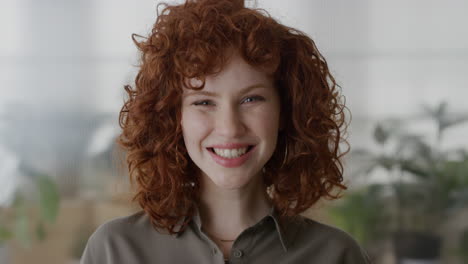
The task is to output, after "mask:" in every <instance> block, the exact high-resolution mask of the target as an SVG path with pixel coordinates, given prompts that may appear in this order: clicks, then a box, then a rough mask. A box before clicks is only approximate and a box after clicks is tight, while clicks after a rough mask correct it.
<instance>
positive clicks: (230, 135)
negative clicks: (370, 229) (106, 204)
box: [81, 0, 369, 264]
mask: <svg viewBox="0 0 468 264" xmlns="http://www.w3.org/2000/svg"><path fill="white" fill-rule="evenodd" d="M134 41H135V43H136V45H137V46H138V47H139V49H140V51H141V65H140V71H139V73H138V75H137V77H136V80H135V88H131V87H129V86H127V87H126V91H127V93H128V96H129V98H128V100H127V101H126V103H125V105H124V106H123V108H122V110H121V113H120V125H121V127H122V128H123V132H122V134H121V136H120V138H119V143H120V144H121V145H122V146H123V147H124V148H125V149H126V151H127V155H128V156H127V161H128V165H129V171H130V176H131V179H132V182H133V183H134V184H135V186H136V187H137V193H136V195H135V200H136V201H138V202H139V204H140V206H141V207H142V211H141V212H138V213H136V214H134V215H131V216H128V217H123V218H118V219H115V220H112V221H110V222H107V223H105V224H103V225H102V226H100V227H99V228H98V229H97V230H96V232H95V233H94V234H93V235H92V236H91V238H90V239H89V241H88V244H87V247H86V249H85V252H84V254H83V257H82V260H81V263H82V264H94V263H95V264H106V263H109V264H110V263H112V264H119V263H122V264H124V263H125V264H128V263H256V264H262V263H265V264H266V263H268V264H270V263H330V264H334V263H336V264H338V263H340V264H343V263H349V264H359V263H369V262H368V258H367V256H366V254H365V253H364V252H363V250H362V249H361V248H360V247H359V246H358V244H357V243H356V242H355V241H354V240H353V239H352V238H351V237H350V236H349V235H347V234H346V233H344V232H343V231H340V230H338V229H335V228H333V227H329V226H326V225H324V224H321V223H318V222H316V221H313V220H310V219H307V218H305V217H302V216H301V215H299V214H300V213H302V212H304V211H305V210H306V209H308V208H310V207H311V206H313V205H314V204H315V203H316V202H317V201H318V200H319V199H321V198H330V199H333V198H337V197H338V194H339V191H340V190H342V189H344V188H345V186H344V185H342V184H341V182H342V172H343V169H342V164H341V161H340V159H341V156H342V155H343V152H340V150H339V144H340V142H342V141H345V140H344V139H343V134H344V132H345V128H346V123H345V116H344V112H343V110H344V108H345V106H344V105H343V103H342V102H341V96H340V93H339V90H338V89H337V85H336V83H335V81H334V79H333V77H332V76H331V75H330V73H329V70H328V67H327V63H326V62H325V59H324V58H323V57H322V56H321V54H320V53H319V51H318V50H317V48H316V46H315V44H314V42H313V41H312V40H311V39H310V38H309V37H307V36H306V35H304V34H303V33H301V32H300V31H298V30H295V29H292V28H289V27H286V26H284V25H281V24H279V23H278V22H276V21H275V20H274V19H272V18H271V17H269V16H268V15H267V14H266V13H265V12H264V11H261V10H253V9H248V8H246V7H245V6H244V3H243V1H240V0H238V1H235V0H199V1H187V2H186V3H185V4H182V5H174V6H166V7H165V8H164V10H163V11H162V12H161V14H159V15H158V18H157V21H156V23H155V25H154V28H153V30H152V32H151V34H150V35H149V36H148V37H147V38H145V39H143V40H141V41H137V40H136V39H135V38H134ZM336 189H338V190H336Z"/></svg>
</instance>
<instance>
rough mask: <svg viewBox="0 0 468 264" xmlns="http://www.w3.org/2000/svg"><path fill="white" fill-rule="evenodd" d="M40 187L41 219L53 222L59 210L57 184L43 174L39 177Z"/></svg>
mask: <svg viewBox="0 0 468 264" xmlns="http://www.w3.org/2000/svg"><path fill="white" fill-rule="evenodd" d="M37 180H38V187H39V200H40V212H41V219H44V220H45V221H46V222H49V223H53V222H54V221H55V219H56V218H57V214H58V210H59V200H60V198H59V193H58V190H57V185H56V184H55V182H54V181H53V180H52V179H51V178H50V177H48V176H45V175H41V176H39V177H38V178H37Z"/></svg>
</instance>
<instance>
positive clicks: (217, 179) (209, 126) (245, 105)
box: [181, 54, 280, 189]
mask: <svg viewBox="0 0 468 264" xmlns="http://www.w3.org/2000/svg"><path fill="white" fill-rule="evenodd" d="M279 122H280V100H279V96H278V93H277V91H276V89H275V87H274V86H273V80H272V78H271V77H269V76H268V75H267V74H266V73H264V72H262V71H260V70H258V69H256V68H253V67H252V66H250V65H248V64H247V63H246V62H245V61H244V60H243V59H242V58H241V57H240V56H239V55H237V54H235V55H233V56H232V57H231V59H230V61H228V63H227V65H226V66H225V67H224V68H223V70H222V71H221V72H220V73H218V74H217V75H212V76H207V77H206V80H205V87H204V88H203V89H202V90H199V91H195V90H190V89H185V90H184V94H183V101H182V120H181V125H182V132H183V138H184V142H185V146H186V148H187V151H188V154H189V156H190V158H191V159H192V161H193V162H194V163H195V164H196V165H197V166H198V168H200V170H201V172H202V173H201V175H202V178H203V179H202V181H208V180H210V181H212V183H214V184H215V185H216V186H218V187H220V188H225V189H238V188H242V187H243V186H245V185H246V184H247V183H249V182H250V181H251V180H252V179H254V178H256V177H261V170H262V168H263V166H264V165H265V163H266V162H267V161H268V160H269V159H270V157H271V156H272V155H273V152H274V150H275V147H276V141H277V136H278V129H279Z"/></svg>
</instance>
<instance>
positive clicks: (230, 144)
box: [208, 143, 254, 149]
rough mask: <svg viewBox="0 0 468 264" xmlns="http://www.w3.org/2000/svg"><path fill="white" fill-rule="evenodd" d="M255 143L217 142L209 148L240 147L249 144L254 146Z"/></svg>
mask: <svg viewBox="0 0 468 264" xmlns="http://www.w3.org/2000/svg"><path fill="white" fill-rule="evenodd" d="M253 145H254V144H246V143H225V144H216V145H212V146H209V147H208V148H217V149H238V148H246V147H249V146H253Z"/></svg>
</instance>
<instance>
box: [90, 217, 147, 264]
mask: <svg viewBox="0 0 468 264" xmlns="http://www.w3.org/2000/svg"><path fill="white" fill-rule="evenodd" d="M151 228H152V226H151V224H150V221H149V219H148V217H147V215H146V214H145V213H144V212H143V211H140V212H137V213H134V214H132V215H129V216H125V217H119V218H115V219H112V220H109V221H107V222H105V223H103V224H101V225H100V226H99V227H98V228H97V229H96V231H94V233H93V234H92V235H91V236H90V237H89V239H88V243H87V244H86V248H85V250H84V252H83V256H82V258H81V263H93V264H94V263H114V262H113V260H112V259H113V256H114V255H115V254H114V253H115V252H119V251H125V250H127V249H128V248H129V247H130V246H131V245H138V244H139V243H144V240H145V239H146V237H147V234H148V233H152V232H151ZM145 234H146V236H145Z"/></svg>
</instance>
